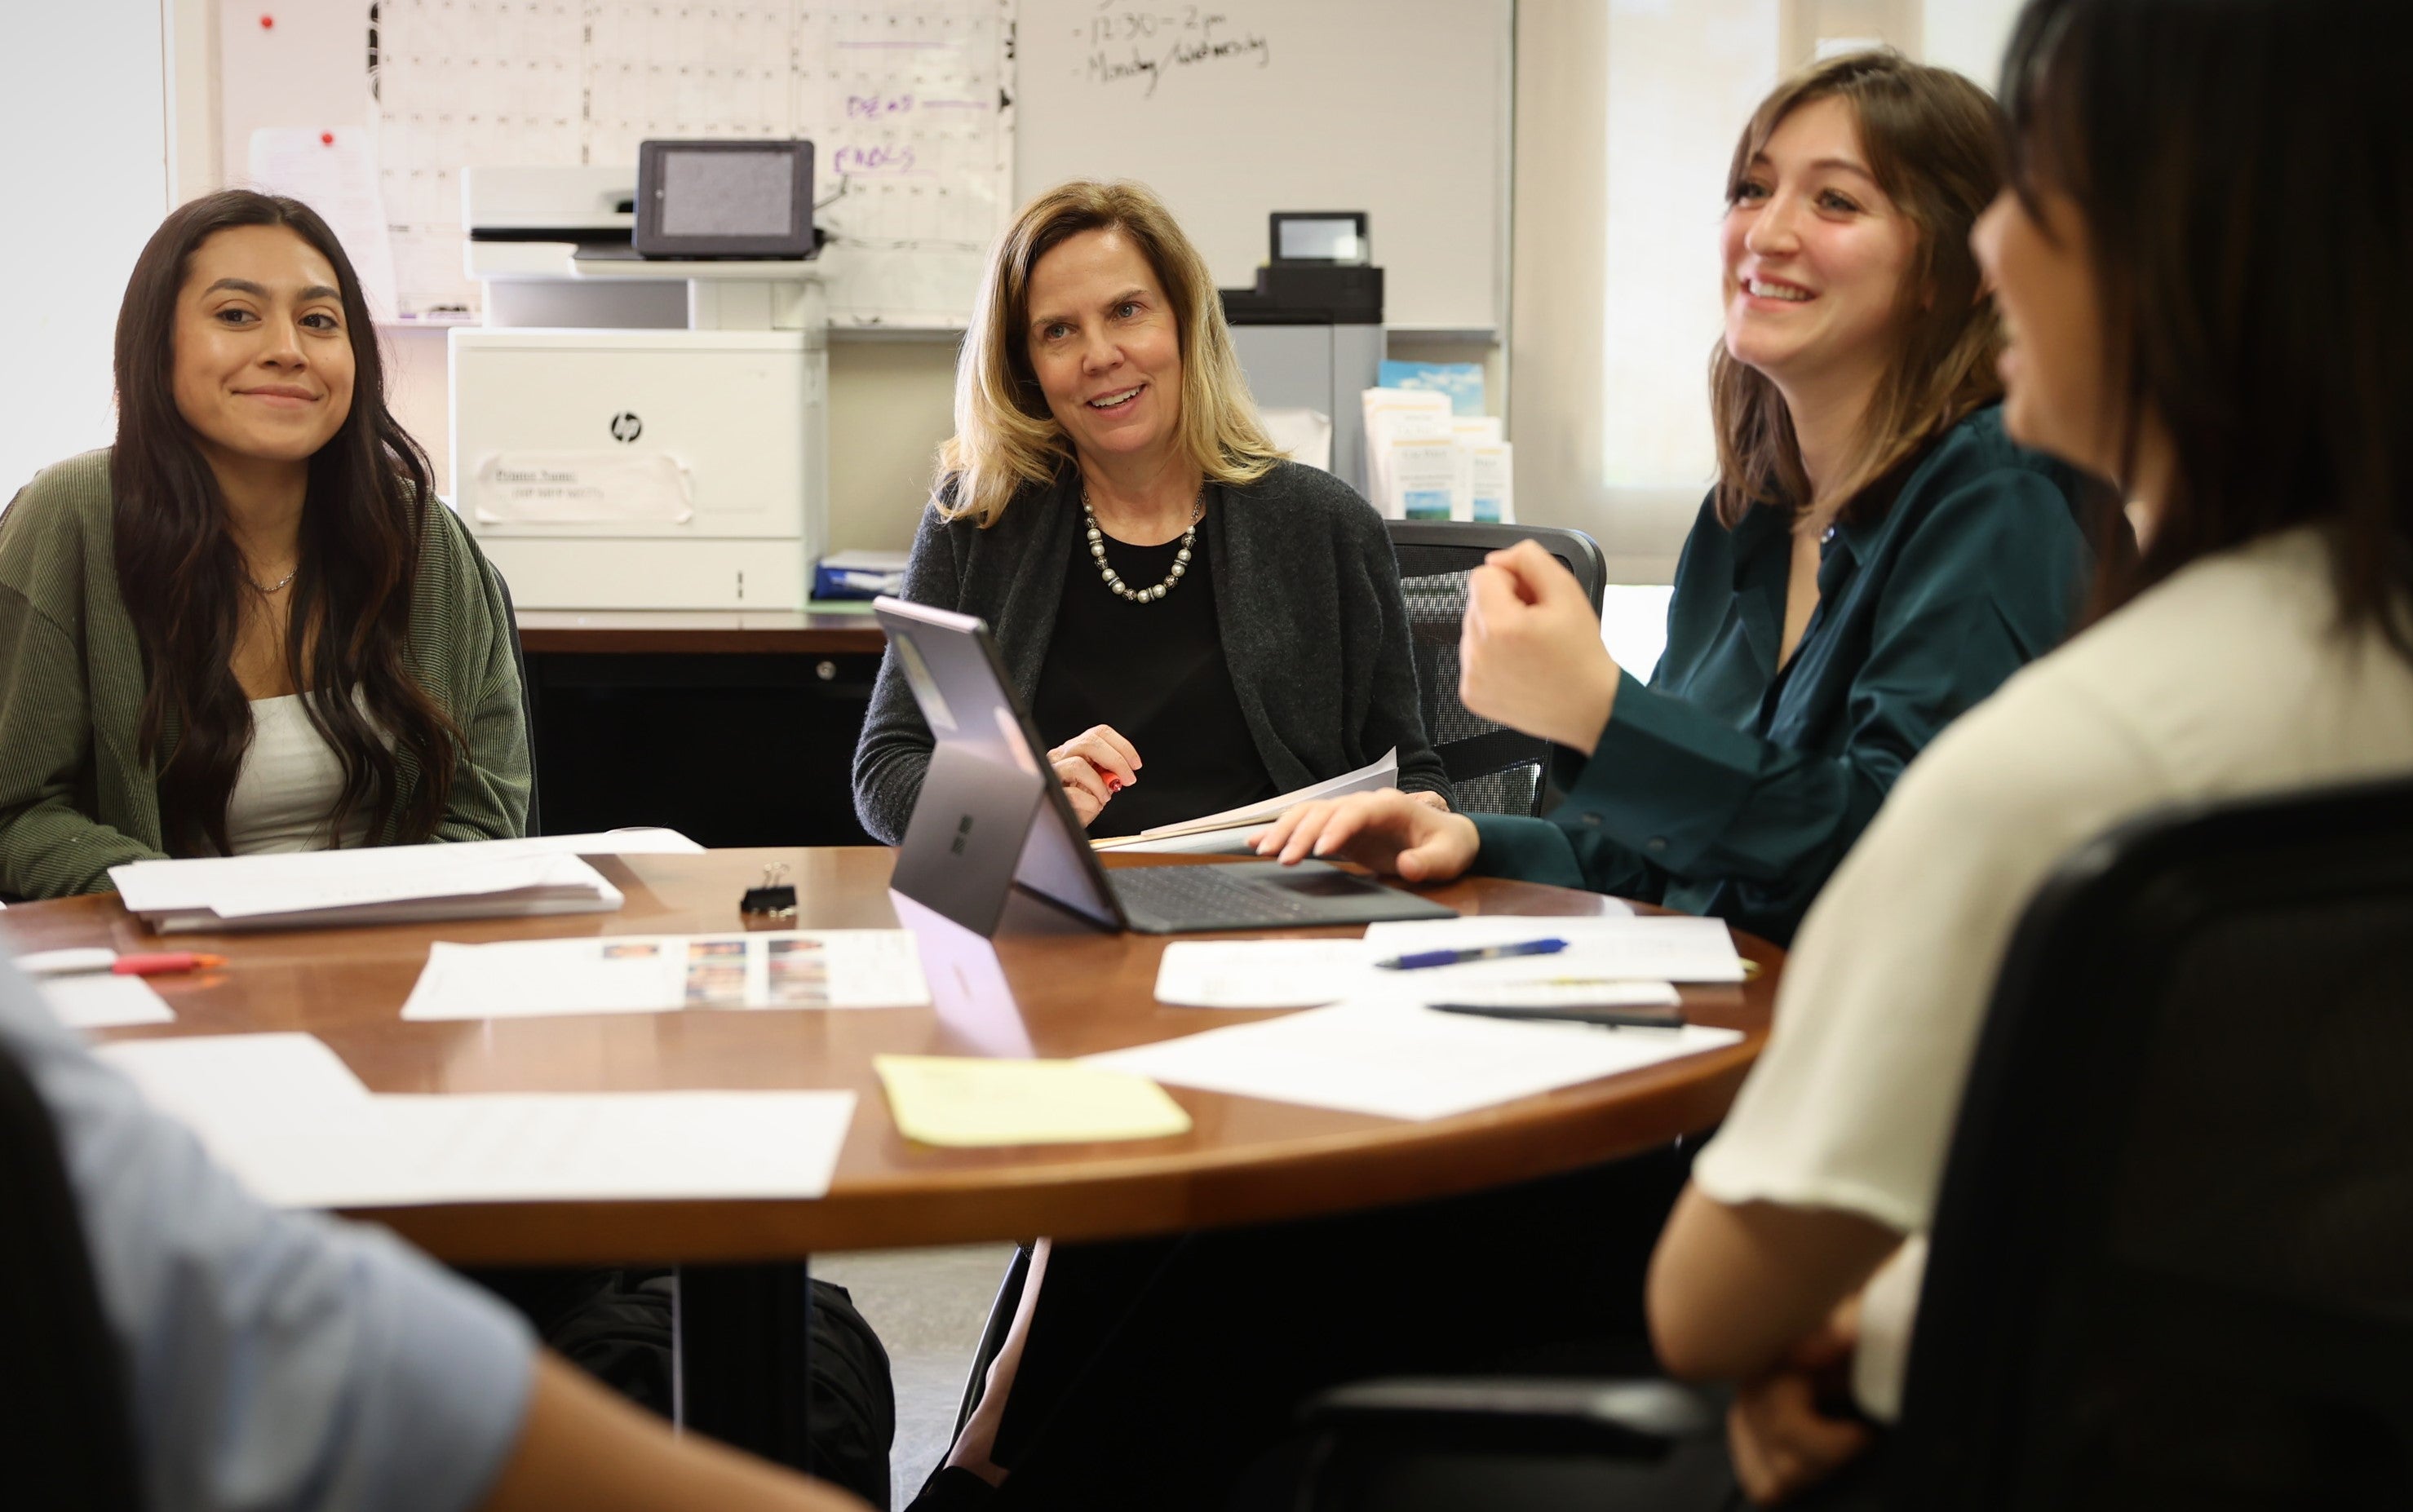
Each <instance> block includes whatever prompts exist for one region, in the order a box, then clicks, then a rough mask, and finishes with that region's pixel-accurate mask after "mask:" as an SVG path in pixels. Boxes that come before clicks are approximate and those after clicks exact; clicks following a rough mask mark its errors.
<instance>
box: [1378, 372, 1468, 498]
mask: <svg viewBox="0 0 2413 1512" xmlns="http://www.w3.org/2000/svg"><path fill="white" fill-rule="evenodd" d="M1359 402H1360V404H1362V405H1363V407H1364V416H1365V426H1366V488H1367V492H1368V495H1369V499H1370V501H1371V503H1372V504H1373V506H1374V507H1375V508H1376V509H1378V510H1380V511H1381V512H1382V513H1383V514H1384V515H1385V516H1387V517H1388V518H1390V519H1393V520H1447V519H1448V518H1449V517H1450V490H1451V488H1452V485H1453V481H1454V479H1455V478H1456V477H1457V469H1458V449H1457V448H1458V443H1457V439H1456V438H1455V437H1454V436H1453V435H1452V434H1451V432H1450V404H1449V396H1448V395H1447V394H1443V393H1437V392H1434V391H1433V390H1430V389H1367V390H1366V391H1365V393H1364V394H1363V395H1362V396H1361V397H1360V401H1359Z"/></svg>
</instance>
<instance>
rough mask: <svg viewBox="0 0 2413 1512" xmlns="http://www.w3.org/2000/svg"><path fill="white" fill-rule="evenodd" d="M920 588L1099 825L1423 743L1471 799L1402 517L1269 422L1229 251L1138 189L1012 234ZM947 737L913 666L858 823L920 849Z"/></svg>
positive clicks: (1082, 190)
mask: <svg viewBox="0 0 2413 1512" xmlns="http://www.w3.org/2000/svg"><path fill="white" fill-rule="evenodd" d="M904 595H905V596H906V597H908V598H910V599H913V600H914V601H916V602H919V603H924V604H930V605H934V606H936V607H938V608H941V609H955V610H959V611H961V612H963V613H968V614H976V615H978V616H980V617H981V618H982V619H984V620H986V621H987V622H988V623H989V625H990V627H991V628H992V629H993V630H994V631H995V632H996V634H997V639H998V644H999V649H1000V650H1001V651H1002V652H1003V653H1004V657H1005V662H1006V670H1007V672H1008V674H1009V675H1010V677H1011V679H1012V681H1013V683H1014V691H1015V693H1016V694H1018V695H1019V696H1020V697H1022V699H1023V700H1024V702H1025V704H1026V705H1028V706H1029V709H1030V711H1031V714H1032V720H1033V723H1034V724H1036V725H1037V726H1038V728H1039V732H1040V734H1041V736H1042V737H1043V738H1044V739H1046V740H1047V741H1050V742H1051V745H1052V749H1051V750H1050V751H1049V753H1048V756H1049V760H1050V762H1051V764H1052V765H1053V766H1054V768H1055V771H1056V775H1057V778H1058V781H1059V782H1061V783H1062V784H1063V786H1064V790H1065V796H1066V798H1068V799H1069V800H1071V801H1072V804H1073V811H1074V812H1075V813H1076V814H1078V815H1080V817H1081V818H1082V819H1083V821H1084V822H1086V823H1088V826H1089V832H1090V833H1091V834H1092V835H1097V836H1105V835H1124V834H1132V833H1136V832H1137V831H1139V830H1141V829H1147V828H1149V827H1150V826H1153V825H1158V824H1166V823H1174V822H1178V821H1180V820H1184V819H1190V818H1195V817H1196V816H1198V815H1202V814H1208V813H1213V812H1216V811H1218V810H1221V809H1225V808H1230V807H1235V806H1236V805H1238V804H1241V803H1246V802H1251V801H1254V800H1261V799H1266V798H1270V797H1272V796H1273V795H1274V794H1276V793H1278V792H1283V791H1287V790H1289V789H1291V788H1294V787H1297V786H1301V785H1305V784H1308V783H1310V782H1313V781H1317V780H1320V779H1323V778H1326V777H1334V776H1338V775H1340V773H1342V772H1344V771H1350V770H1352V769H1354V768H1356V767H1360V766H1363V765H1365V764H1366V763H1367V762H1369V761H1372V760H1375V759H1377V758H1378V757H1380V756H1382V755H1383V753H1384V751H1386V750H1389V749H1391V748H1393V747H1397V748H1398V750H1399V786H1400V787H1401V788H1403V789H1405V790H1406V791H1408V792H1410V793H1413V794H1417V795H1419V796H1421V797H1422V798H1423V799H1424V800H1426V801H1428V802H1429V803H1431V804H1432V805H1433V806H1435V807H1437V808H1445V807H1446V806H1447V799H1448V793H1449V784H1448V779H1447V778H1446V777H1445V776H1444V775H1443V771H1442V765H1441V759H1440V758H1439V757H1438V756H1435V755H1434V754H1433V751H1432V744H1431V741H1429V739H1428V738H1427V736H1426V733H1425V727H1424V720H1423V716H1422V714H1421V712H1420V711H1419V709H1418V706H1417V689H1416V674H1415V663H1414V654H1413V653H1412V651H1411V649H1410V645H1409V639H1408V622H1407V611H1406V608H1405V606H1404V604H1403V603H1402V601H1401V599H1400V596H1399V565H1398V563H1397V560H1396V559H1395V558H1394V557H1393V555H1392V552H1391V546H1390V537H1389V536H1388V535H1387V534H1386V533H1385V531H1384V526H1383V521H1382V520H1381V518H1380V517H1378V516H1377V515H1376V514H1375V513H1374V511H1373V509H1372V508H1371V507H1369V506H1368V505H1367V504H1366V502H1365V500H1363V499H1361V498H1359V497H1358V496H1357V494H1356V492H1355V491H1353V490H1352V489H1351V488H1350V487H1349V486H1348V485H1347V484H1345V483H1342V482H1341V481H1340V479H1338V478H1336V477H1332V476H1331V475H1330V474H1328V473H1325V472H1321V471H1319V470H1317V469H1315V468H1311V467H1305V466H1301V465H1299V464H1298V463H1295V462H1287V461H1285V460H1283V459H1282V458H1281V454H1280V453H1279V452H1277V451H1275V450H1274V448H1273V446H1272V444H1271V443H1270V442H1269V441H1267V440H1266V435H1265V433H1264V432H1263V430H1262V429H1260V427H1259V426H1258V424H1257V419H1256V413H1255V408H1254V406H1253V404H1251V401H1250V399H1249V393H1248V388H1247V385H1246V382H1245V381H1244V380H1243V379H1242V377H1241V376H1240V371H1239V363H1238V361H1237V360H1236V358H1235V357H1234V355H1233V351H1232V340H1231V333H1230V331H1229V330H1227V329H1226V328H1225V326H1224V324H1223V310H1222V303H1221V299H1220V298H1219V296H1218V295H1217V294H1216V291H1215V286H1214V281H1213V279H1212V278H1211V277H1210V276H1209V274H1208V273H1207V266H1206V263H1205V260H1204V259H1203V258H1201V257H1199V256H1198V253H1197V251H1196V249H1195V248H1194V247H1192V245H1191V243H1190V242H1189V239H1188V238H1187V237H1185V236H1184V235H1183V234H1182V232H1181V228H1179V227H1178V226H1177V225H1176V224H1175V223H1174V220H1173V217H1172V215H1171V214H1170V213H1168V212H1167V211H1166V210H1165V208H1164V206H1163V204H1162V202H1161V201H1159V200H1158V199H1157V198H1156V197H1155V196H1154V195H1152V194H1150V193H1149V192H1148V191H1147V189H1145V188H1143V187H1141V186H1139V185H1137V184H1132V183H1088V182H1075V183H1066V184H1063V185H1061V186H1059V187H1058V188H1056V189H1053V190H1050V191H1048V192H1047V193H1046V194H1044V195H1042V196H1040V197H1039V198H1036V199H1034V200H1032V201H1031V202H1030V203H1029V205H1028V206H1026V207H1025V208H1024V210H1023V211H1022V213H1021V214H1020V215H1019V216H1017V217H1016V218H1015V221H1014V225H1013V227H1012V228H1009V229H1008V230H1007V231H1006V233H1005V235H1004V236H1003V238H1001V239H1000V240H999V243H998V246H997V249H996V251H995V253H994V254H993V255H992V257H991V258H990V262H989V268H988V272H987V275H986V277H985V278H984V281H983V283H982V286H981V291H980V297H979V301H978V303H977V305H976V307H975V310H974V313H973V316H972V326H971V330H970V333H969V334H968V335H967V336H966V338H965V341H964V347H963V357H962V360H961V363H960V366H959V367H958V369H957V374H956V381H955V436H954V437H953V438H952V439H951V440H949V441H948V442H947V444H946V447H945V448H944V449H943V450H942V452H941V454H940V462H939V483H938V488H937V499H936V501H935V502H934V503H932V504H931V505H930V506H929V507H928V508H927V509H926V510H925V513H924V515H923V518H922V525H921V530H920V533H919V535H918V536H916V537H915V540H914V543H913V555H912V563H911V565H910V568H909V570H908V572H907V575H906V583H905V589H904ZM930 749H931V738H930V731H929V728H928V727H927V726H926V725H925V724H924V723H923V720H922V716H921V712H920V711H919V710H918V709H917V708H916V707H915V705H914V702H913V698H912V696H911V694H910V690H909V689H908V688H907V687H906V685H905V683H904V681H903V679H902V677H901V676H900V675H899V672H898V669H897V668H896V658H895V656H893V655H892V656H890V657H889V658H888V660H887V661H886V662H885V663H884V664H883V665H882V666H881V672H880V680H879V683H878V685H877V686H876V687H875V688H874V690H873V693H872V700H871V710H870V713H869V716H868V718H867V719H866V722H865V725H864V731H863V740H862V743H861V744H859V745H858V746H857V747H856V749H855V758H854V797H855V812H856V813H857V815H860V816H861V818H862V820H863V823H864V827H865V828H866V829H869V830H870V831H871V832H872V834H874V835H876V836H878V837H879V838H881V839H882V840H885V841H888V842H891V843H894V842H896V840H898V839H900V838H901V837H902V836H903V834H904V830H905V825H906V822H907V820H908V819H910V817H911V815H912V812H913V803H914V800H915V799H916V798H918V797H919V796H920V793H921V787H922V778H923V774H924V772H925V771H926V770H927V769H928V766H929V757H930Z"/></svg>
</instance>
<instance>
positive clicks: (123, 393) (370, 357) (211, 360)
mask: <svg viewBox="0 0 2413 1512" xmlns="http://www.w3.org/2000/svg"><path fill="white" fill-rule="evenodd" d="M116 378H117V397H118V424H117V442H116V445H115V446H114V447H112V448H110V449H109V450H107V451H100V452H93V453H90V454H88V455H85V456H81V457H77V458H74V459H71V460H70V461H67V462H61V463H59V464H58V465H57V466H54V467H52V468H49V469H47V470H45V471H44V472H42V473H41V474H40V475H38V476H37V477H36V478H35V480H34V481H33V482H32V483H31V484H30V485H29V486H27V487H26V489H25V490H24V491H23V492H22V493H20V494H19V495H18V496H17V498H16V500H15V501H14V502H13V503H12V504H11V505H10V506H9V507H8V509H7V513H6V514H5V515H0V894H8V895H13V896H16V897H20V898H48V897H61V896H67V895H69V894H73V893H80V892H92V891H98V890H105V889H107V888H108V887H109V886H110V883H109V868H110V867H111V866H114V865H117V864H119V863H121V862H126V861H134V860H141V859H151V858H156V857H162V856H196V855H230V854H245V853H251V852H258V851H267V850H280V849H283V850H300V849H321V848H327V847H331V846H335V845H359V844H408V843H413V842H418V841H425V840H483V839H496V838H502V837H506V836H511V835H516V834H518V833H520V832H521V831H522V829H523V828H524V827H525V824H526V812H527V793H528V781H529V756H528V750H527V739H526V726H525V724H524V722H523V717H522V712H521V694H520V686H519V678H518V673H517V668H516V664H515V660H514V658H513V656H512V653H511V626H510V624H509V622H508V620H507V617H506V611H505V609H504V607H503V606H504V600H503V593H502V585H501V582H500V580H498V579H497V578H496V576H495V573H494V571H493V569H492V568H491V567H489V566H488V565H486V563H485V561H484V559H483V558H482V557H481V556H480V555H479V553H478V550H477V548H476V547H475V546H474V545H472V544H471V543H470V540H469V537H468V536H467V534H466V532H465V531H464V530H463V529H462V528H461V526H460V524H459V522H458V521H455V520H453V519H452V514H451V511H449V510H447V509H446V508H445V507H444V506H442V505H441V504H439V503H437V502H436V497H435V493H434V491H433V489H432V488H431V487H430V486H429V481H428V476H427V463H426V460H425V458H424V457H423V456H422V454H421V452H420V450H419V448H418V447H417V445H416V444H415V443H414V442H412V441H411V439H410V437H409V436H408V435H407V433H404V432H403V430H402V429H401V428H400V427H399V426H398V425H396V424H395V423H394V421H393V418H392V416H391V415H390V414H389V413H388V412H387V410H386V407H385V402H384V392H383V381H382V374H381V373H380V370H379V367H378V361H377V341H376V336H375V333H374V331H373V330H372V328H371V326H370V323H369V314H368V309H367V306H366V305H365V304H364V303H363V300H362V297H361V288H360V281H359V279H358V278H357V277H356V276H355V275H354V273H353V272H352V268H351V265H350V263H349V262H348V260H347V259H346V258H345V257H344V253H343V249H342V247H341V246H340V245H339V244H338V243H337V242H336V241H335V238H334V236H333V233H332V232H330V231H329V230H328V229H327V227H326V224H325V223H324V222H323V221H321V220H320V219H319V218H318V216H317V215H316V214H314V213H312V212H311V211H310V210H309V209H307V208H306V207H305V206H303V205H301V204H299V203H297V202H295V201H293V200H289V199H278V198H271V197H268V196H263V195H258V194H252V193H248V192H244V191H228V192H225V193H221V194H215V195H211V196H207V197H205V198H200V199H197V200H195V201H193V202H192V203H190V204H187V205H185V206H184V207H183V208H181V209H179V210H177V211H176V212H175V213H172V214H170V216H169V217H168V219H167V220H166V222H165V223H163V224H162V225H161V227H160V228H159V229H158V231H157V232H155V234H154V235H153V236H152V238H151V241H150V243H149V244H148V245H147V246H145V247H144V248H143V251H142V256H141V258H140V259H139V260H138V261H137V263H136V265H135V270H134V275H133V278H132V279H131V281H130V282H129V283H128V285H127V287H126V301H125V305H124V307H123V309H122V310H121V312H120V314H119V317H118V328H117V345H116Z"/></svg>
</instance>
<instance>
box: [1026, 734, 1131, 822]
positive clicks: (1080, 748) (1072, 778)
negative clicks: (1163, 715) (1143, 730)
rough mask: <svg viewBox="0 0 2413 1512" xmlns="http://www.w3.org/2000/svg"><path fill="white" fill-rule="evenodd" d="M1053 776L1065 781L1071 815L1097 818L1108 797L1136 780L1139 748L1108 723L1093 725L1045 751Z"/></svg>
mask: <svg viewBox="0 0 2413 1512" xmlns="http://www.w3.org/2000/svg"><path fill="white" fill-rule="evenodd" d="M1047 762H1048V765H1050V766H1052V767H1054V768H1055V769H1056V780H1057V781H1058V782H1059V783H1062V784H1063V785H1064V796H1065V798H1067V799H1068V800H1071V801H1072V804H1073V816H1074V817H1075V818H1077V819H1079V820H1080V821H1081V822H1082V823H1083V824H1088V822H1089V821H1090V820H1092V819H1094V818H1096V817H1097V816H1098V814H1099V812H1100V811H1101V810H1103V808H1104V807H1105V806H1106V804H1107V802H1108V800H1111V799H1113V797H1114V796H1115V795H1116V794H1117V793H1118V792H1121V791H1122V790H1123V789H1124V788H1126V787H1129V786H1131V785H1132V784H1133V783H1136V782H1138V781H1139V769H1140V766H1141V762H1140V758H1139V752H1138V751H1137V750H1136V749H1135V748H1134V747H1133V746H1132V743H1131V741H1127V740H1124V739H1123V738H1122V737H1121V736H1120V735H1118V734H1117V733H1115V729H1114V727H1113V726H1111V725H1092V726H1090V727H1088V729H1085V730H1083V731H1082V732H1081V733H1080V734H1078V735H1075V736H1073V738H1072V739H1071V740H1069V741H1065V742H1064V743H1063V744H1061V745H1059V746H1058V747H1056V748H1055V749H1054V750H1052V751H1050V752H1048V753H1047Z"/></svg>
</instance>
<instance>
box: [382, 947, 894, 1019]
mask: <svg viewBox="0 0 2413 1512" xmlns="http://www.w3.org/2000/svg"><path fill="white" fill-rule="evenodd" d="M929 1004H930V989H929V986H928V984H927V983H925V981H924V980H923V976H922V962H921V957H920V955H919V954H918V952H917V951H916V949H915V947H914V943H913V936H912V935H911V934H910V933H909V932H906V931H904V930H788V931H758V932H748V933H739V934H687V935H681V934H661V935H645V936H629V937H622V938H605V939H576V940H506V941H502V942H499V943H497V944H493V945H455V944H452V943H450V942H448V941H438V942H437V943H436V944H434V945H431V946H429V947H428V950H427V965H426V966H425V968H424V969H422V971H421V972H420V974H419V982H418V985H417V986H415V987H413V988H412V989H411V991H410V998H409V1001H408V1002H407V1003H405V1004H404V1005H403V1008H402V1016H403V1017H404V1018H405V1019H519V1018H538V1017H546V1016H552V1015H558V1014H577V1013H672V1012H676V1011H678V1010H680V1009H684V1008H895V1007H927V1006H929Z"/></svg>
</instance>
